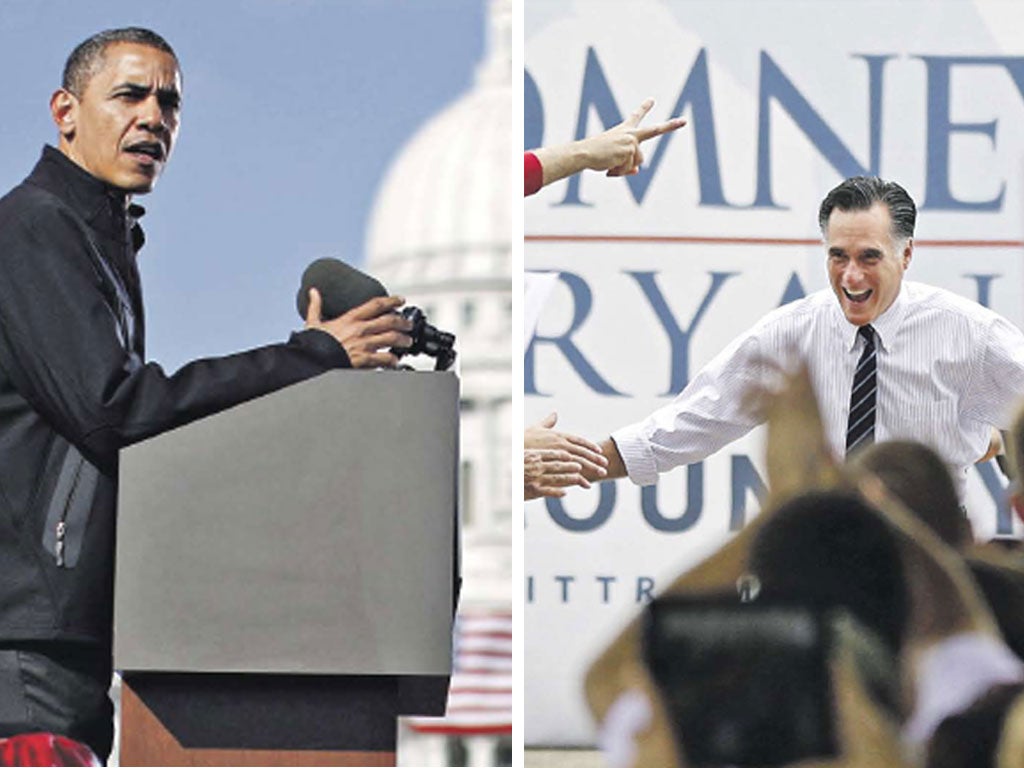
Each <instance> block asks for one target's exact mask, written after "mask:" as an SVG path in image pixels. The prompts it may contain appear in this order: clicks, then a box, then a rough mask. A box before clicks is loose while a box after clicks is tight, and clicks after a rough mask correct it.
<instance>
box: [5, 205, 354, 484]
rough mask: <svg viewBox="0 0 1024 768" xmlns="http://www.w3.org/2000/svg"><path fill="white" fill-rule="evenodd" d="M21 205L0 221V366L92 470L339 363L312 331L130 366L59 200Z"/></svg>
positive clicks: (81, 241)
mask: <svg viewBox="0 0 1024 768" xmlns="http://www.w3.org/2000/svg"><path fill="white" fill-rule="evenodd" d="M23 210H24V209H23ZM30 210H31V215H28V214H25V213H22V215H21V216H19V217H12V216H5V217H3V219H2V220H0V367H2V368H3V369H4V370H5V371H6V373H7V374H8V375H9V377H10V379H11V380H12V381H13V382H14V384H15V386H16V387H17V389H18V391H19V392H20V393H21V394H22V396H24V397H25V398H26V399H27V400H28V401H29V403H30V404H31V405H32V407H33V408H34V409H36V410H37V411H38V412H39V413H40V414H41V415H42V416H43V417H44V418H45V419H47V421H49V422H50V423H51V424H52V425H53V427H54V428H55V429H56V430H57V431H58V432H60V433H61V434H62V435H63V436H64V437H66V438H67V439H68V440H69V441H71V442H72V443H74V444H75V445H76V446H78V447H79V449H80V450H82V452H83V453H84V454H86V456H87V457H88V458H89V459H90V460H92V461H94V462H96V463H97V464H99V465H100V466H101V467H102V466H106V467H110V466H111V465H112V464H113V463H114V462H115V461H116V455H117V450H118V449H119V448H121V447H122V446H124V445H127V444H130V443H132V442H135V441H138V440H141V439H143V438H146V437H150V436H152V435H155V434H158V433H160V432H163V431H166V430H168V429H171V428H173V427H176V426H179V425H181V424H185V423H186V422H189V421H191V420H194V419H197V418H200V417H202V416H206V415H209V414H211V413H214V412H216V411H220V410H223V409H225V408H228V407H230V406H233V405H236V404H238V403H242V402H244V401H246V400H249V399H252V398H254V397H258V396H259V395H263V394H266V393H268V392H272V391H274V390H277V389H280V388H281V387H285V386H287V385H289V384H293V383H296V382H299V381H302V380H304V379H307V378H310V377H312V376H316V375H318V374H320V373H323V372H325V371H327V370H330V369H332V368H347V367H349V365H350V363H349V359H348V356H347V355H346V353H345V350H344V349H343V348H342V346H341V345H340V344H339V343H338V342H337V341H335V339H334V338H333V337H331V336H330V335H329V334H326V333H324V332H321V331H316V330H307V331H302V332H299V333H295V334H292V336H291V338H290V339H289V340H288V341H287V342H286V343H283V344H274V345H270V346H266V347H261V348H258V349H253V350H251V351H248V352H243V353H240V354H235V355H230V356H227V357H220V358H211V359H204V360H197V361H195V362H193V363H190V364H188V365H186V366H184V367H183V368H181V369H180V370H179V371H177V372H176V373H174V374H171V375H168V374H167V373H165V372H164V370H163V369H162V368H161V367H160V366H159V365H158V364H156V363H146V364H143V365H141V366H139V365H138V364H134V363H132V361H131V355H130V354H129V351H128V350H126V349H125V347H124V345H123V344H122V342H121V338H120V336H119V335H118V326H117V320H116V316H115V314H114V311H113V310H112V308H111V306H110V304H109V301H108V298H107V297H106V295H105V293H104V283H103V279H102V277H101V276H100V274H99V272H98V270H97V269H96V267H95V265H94V263H93V261H92V258H91V256H90V246H89V244H88V242H87V241H86V239H85V237H84V235H83V233H82V231H81V229H80V226H81V225H80V224H79V223H78V222H77V221H76V220H75V219H74V218H73V217H72V216H71V215H70V214H69V213H68V212H67V211H65V210H63V209H61V208H59V207H43V208H41V209H30Z"/></svg>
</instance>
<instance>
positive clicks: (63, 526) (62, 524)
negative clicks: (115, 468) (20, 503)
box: [53, 461, 85, 568]
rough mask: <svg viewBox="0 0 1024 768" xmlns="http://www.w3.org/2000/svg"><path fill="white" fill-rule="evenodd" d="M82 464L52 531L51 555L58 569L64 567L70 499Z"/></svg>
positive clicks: (76, 472) (78, 468)
mask: <svg viewBox="0 0 1024 768" xmlns="http://www.w3.org/2000/svg"><path fill="white" fill-rule="evenodd" d="M84 464H85V462H84V461H79V463H78V467H76V468H75V477H74V479H73V480H72V481H71V492H70V493H68V497H67V500H66V501H65V502H64V509H63V511H62V512H61V515H60V519H59V520H58V521H57V529H56V531H54V533H56V535H57V540H56V542H55V543H54V545H53V555H54V560H55V561H56V563H57V567H58V568H63V567H64V544H65V538H66V537H67V534H68V523H67V517H68V510H69V509H70V508H71V499H72V498H74V495H75V488H76V487H77V486H78V478H79V476H80V475H81V474H82V467H83V466H84Z"/></svg>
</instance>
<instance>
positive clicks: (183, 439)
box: [114, 371, 459, 675]
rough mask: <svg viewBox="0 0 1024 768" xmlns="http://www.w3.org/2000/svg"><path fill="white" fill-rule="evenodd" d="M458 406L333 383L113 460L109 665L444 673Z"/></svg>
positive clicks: (389, 389) (431, 391) (410, 382)
mask: <svg viewBox="0 0 1024 768" xmlns="http://www.w3.org/2000/svg"><path fill="white" fill-rule="evenodd" d="M458 389H459V388H458V379H457V378H456V377H455V376H454V375H453V374H450V373H413V372H397V371H335V372H332V373H327V374H324V375H323V376H319V377H317V378H315V379H311V380H309V381H306V382H303V383H301V384H298V385H295V386H292V387H288V388H287V389H284V390H281V391H279V392H276V393H274V394H271V395H267V396H265V397H262V398H259V399H257V400H253V401H251V402H249V403H246V404H244V405H241V406H238V407H235V408H232V409H230V410H228V411H224V412H223V413H220V414H217V415H215V416H211V417H209V418H206V419H203V420H200V421H197V422H194V423H193V424H190V425H188V426H185V427H181V428H179V429H176V430H174V431H172V432H168V433H166V434H164V435H161V436H159V437H156V438H154V439H152V440H149V441H146V442H144V443H140V444H138V445H135V446H132V447H130V448H128V449H126V450H124V451H122V453H121V481H120V496H119V502H118V529H117V566H116V577H115V600H114V663H115V666H116V667H117V668H118V669H126V670H137V671H177V672H263V673H311V674H312V673H317V674H374V675H395V674H400V675H410V674H412V675H449V674H451V618H452V600H453V596H452V557H453V552H452V545H453V540H454V528H453V526H454V510H455V493H456V482H455V478H456V467H457V462H458V399H459V392H458Z"/></svg>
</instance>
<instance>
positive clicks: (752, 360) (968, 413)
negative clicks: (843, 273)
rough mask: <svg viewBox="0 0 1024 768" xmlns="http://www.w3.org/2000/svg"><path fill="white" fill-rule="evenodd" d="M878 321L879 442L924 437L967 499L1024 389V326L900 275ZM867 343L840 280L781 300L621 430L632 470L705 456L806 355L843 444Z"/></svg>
mask: <svg viewBox="0 0 1024 768" xmlns="http://www.w3.org/2000/svg"><path fill="white" fill-rule="evenodd" d="M871 325H872V327H874V329H875V334H876V344H877V349H878V352H877V355H878V357H877V360H878V396H877V402H878V405H877V413H876V417H875V440H877V441H879V442H881V441H883V440H894V439H909V440H917V441H919V442H922V443H924V444H926V445H928V446H930V447H931V448H933V449H934V450H936V451H937V452H938V453H939V455H940V456H942V457H943V458H944V459H945V460H946V462H947V463H948V464H949V465H950V470H951V471H952V472H953V478H954V481H955V482H956V485H957V489H958V492H959V493H960V496H961V498H962V497H963V492H964V485H965V483H966V477H967V469H968V468H969V467H970V466H971V464H973V463H974V462H975V461H977V460H978V459H979V458H981V457H982V456H983V455H984V454H985V453H986V451H987V450H988V445H989V439H990V437H991V429H992V427H993V426H995V427H999V428H1001V429H1006V428H1008V427H1009V424H1010V422H1011V420H1012V417H1013V414H1014V409H1015V407H1016V406H1017V403H1018V401H1019V400H1020V399H1021V398H1022V397H1024V334H1022V333H1021V331H1020V329H1019V328H1017V327H1016V326H1015V325H1013V324H1012V323H1011V322H1009V321H1008V320H1006V319H1005V318H1003V317H1000V316H999V315H997V314H996V313H995V312H992V311H991V310H988V309H986V308H985V307H982V306H981V305H980V304H977V303H976V302H973V301H969V300H967V299H964V298H961V297H959V296H957V295H955V294H953V293H950V292H949V291H945V290H943V289H941V288H934V287H932V286H929V285H924V284H922V283H913V282H909V281H903V284H902V286H901V288H900V293H899V295H898V296H897V297H896V300H895V301H894V302H893V303H892V306H890V307H889V309H887V310H886V311H885V312H883V313H882V314H881V315H879V316H878V317H877V318H876V319H875V321H874V322H873V323H872V324H871ZM863 345H864V342H863V340H862V339H860V338H859V337H858V336H857V326H855V325H852V324H850V323H849V322H848V321H847V320H846V318H845V316H844V315H843V312H842V309H841V308H840V306H839V302H838V301H837V300H836V297H835V295H834V294H833V293H832V291H831V289H826V290H823V291H818V292H817V293H813V294H811V295H810V296H807V297H806V298H803V299H800V300H799V301H795V302H793V303H791V304H787V305H786V306H783V307H780V308H778V309H776V310H775V311H773V312H770V313H769V314H767V315H765V316H764V317H763V318H761V320H760V321H758V322H757V324H755V325H754V327H753V328H751V329H750V330H749V331H747V332H746V333H744V334H742V335H741V336H740V337H739V338H737V339H735V340H734V341H733V342H732V343H730V344H729V345H728V346H727V347H726V348H725V349H724V350H722V351H721V352H720V353H719V354H718V355H716V356H715V358H714V359H713V360H711V361H710V362H709V363H708V364H707V365H706V366H705V367H704V368H703V369H702V370H701V371H700V372H699V373H698V374H697V375H696V376H695V377H694V378H693V380H692V381H690V383H689V385H687V387H686V388H685V389H684V390H683V391H682V392H681V393H680V394H679V395H678V396H677V397H676V398H675V400H673V401H672V402H671V403H670V404H668V405H666V406H665V407H663V408H660V409H659V410H657V411H655V412H654V413H652V414H651V415H650V416H648V417H647V418H646V419H644V420H642V421H640V422H637V423H636V424H632V425H630V426H628V427H624V428H623V429H620V430H618V431H616V432H614V433H612V439H613V440H614V441H615V444H616V445H617V446H618V449H619V452H620V453H621V454H622V458H623V461H624V462H625V465H626V470H627V472H628V474H629V477H630V479H631V480H632V481H633V482H634V483H637V484H638V485H650V484H652V483H654V482H656V481H657V479H658V473H660V472H666V471H668V470H669V469H672V468H673V467H678V466H680V465H683V464H691V463H693V462H696V461H701V460H702V459H704V458H706V457H707V456H709V455H711V454H712V453H714V452H715V451H717V450H718V449H719V448H722V447H723V446H725V445H726V444H728V443H730V442H732V441H733V440H736V439H737V438H739V437H742V436H743V435H745V434H746V433H747V432H749V431H750V430H751V429H752V428H753V427H755V426H757V425H758V424H759V423H760V421H761V419H760V417H759V416H758V415H757V414H756V413H755V412H754V409H753V408H752V407H751V404H750V402H749V399H750V395H751V393H753V392H756V391H757V390H759V389H761V388H763V387H764V386H765V383H766V382H768V381H769V380H770V379H769V377H770V376H771V375H772V373H773V369H774V368H775V366H780V365H781V366H782V367H784V368H787V369H793V368H795V367H796V365H797V364H798V363H799V362H800V361H806V363H807V365H808V367H809V369H810V373H811V379H812V381H813V383H814V390H815V392H816V393H817V396H818V404H819V408H820V409H821V416H822V421H823V423H824V427H825V435H826V438H827V440H828V443H829V444H830V445H831V447H832V450H833V451H834V453H835V454H836V455H837V456H842V455H843V453H844V452H845V444H846V426H847V418H848V415H849V410H850V388H851V386H852V383H853V372H854V369H855V368H856V365H857V359H858V358H859V356H860V354H861V351H862V349H863Z"/></svg>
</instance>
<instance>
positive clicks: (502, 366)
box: [367, 0, 519, 398]
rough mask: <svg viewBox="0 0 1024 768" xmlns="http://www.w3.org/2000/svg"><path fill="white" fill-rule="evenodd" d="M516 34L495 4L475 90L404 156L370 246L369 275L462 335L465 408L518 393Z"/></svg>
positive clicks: (383, 194)
mask: <svg viewBox="0 0 1024 768" xmlns="http://www.w3.org/2000/svg"><path fill="white" fill-rule="evenodd" d="M511 28H512V3H511V0H492V2H491V5H490V30H489V35H488V45H487V50H486V53H485V58H484V61H483V62H482V63H481V65H480V66H479V68H478V70H477V75H476V83H475V85H474V87H473V88H472V90H470V91H469V92H468V93H466V94H465V95H464V96H462V97H461V98H459V99H458V100H457V101H456V102H455V103H453V104H452V105H450V106H449V107H447V108H446V109H445V110H443V111H442V112H441V113H440V114H438V115H436V116H435V117H434V118H432V119H431V120H430V121H429V122H428V123H427V124H426V125H425V126H424V127H423V128H422V129H421V130H420V131H419V132H418V133H417V134H416V135H415V136H414V137H413V139H412V140H411V141H410V142H409V143H408V144H407V145H406V146H405V148H404V149H403V150H402V152H401V154H400V155H399V156H398V158H397V160H395V162H394V163H393V164H392V166H391V167H390V169H389V170H388V173H387V175H386V176H385V179H384V182H383V184H382V185H381V188H380V191H379V192H378V194H377V199H376V202H375V205H374V208H373V213H372V215H371V219H370V225H369V229H368V236H367V269H368V271H369V272H370V273H371V274H373V275H375V276H376V277H378V278H379V279H380V280H381V281H382V282H383V283H384V284H385V285H387V286H388V288H389V290H390V291H392V292H393V293H401V294H402V295H403V296H406V297H407V298H408V299H409V300H410V303H413V304H416V305H418V306H421V307H422V308H423V309H424V310H425V311H426V312H427V316H428V319H429V320H430V322H431V323H433V324H434V325H436V326H437V327H439V328H441V329H444V330H450V331H452V332H454V333H455V334H456V335H457V337H458V341H457V349H458V351H459V359H460V362H459V368H460V371H461V374H462V376H463V392H464V394H465V396H466V397H467V398H472V397H486V398H497V397H509V396H510V395H511V387H512V379H511V376H512V367H511V360H512V358H511V355H512V353H513V349H514V348H515V345H513V343H512V341H513V335H512V321H511V290H512V277H511V266H510V256H511V250H512V241H513V237H516V236H518V232H519V227H518V222H516V221H514V220H513V217H514V212H515V210H516V209H515V208H513V207H512V206H511V205H510V204H509V203H510V199H511V198H512V192H513V190H515V189H517V187H516V184H515V179H514V168H515V164H514V163H513V162H512V158H513V156H514V153H515V144H516V128H517V121H518V120H519V118H518V115H519V109H518V108H517V107H516V102H515V99H516V94H515V89H514V88H513V76H512V56H511ZM484 372H492V373H494V374H495V376H486V375H483V374H484ZM478 374H480V375H478Z"/></svg>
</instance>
